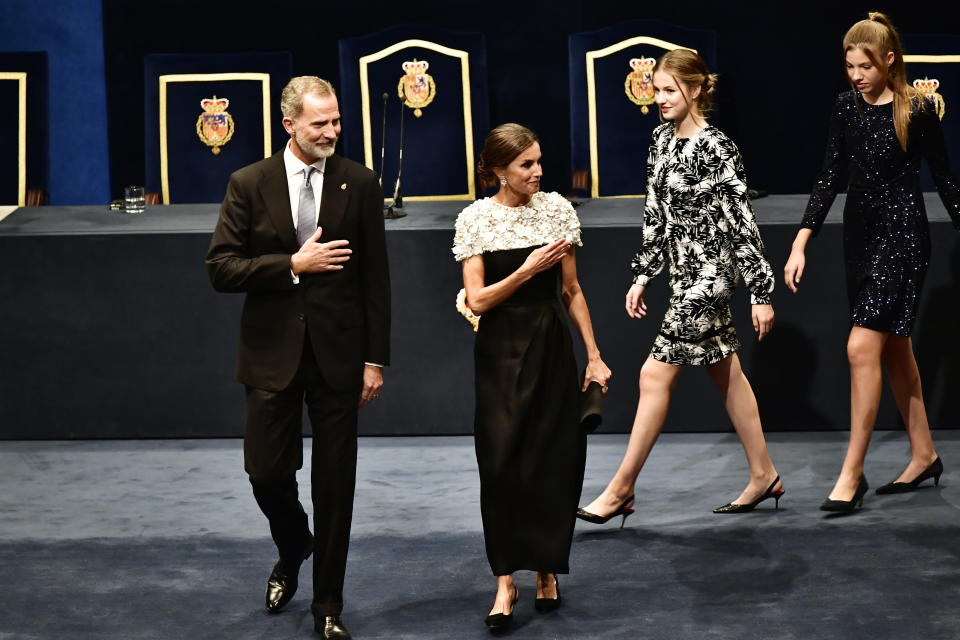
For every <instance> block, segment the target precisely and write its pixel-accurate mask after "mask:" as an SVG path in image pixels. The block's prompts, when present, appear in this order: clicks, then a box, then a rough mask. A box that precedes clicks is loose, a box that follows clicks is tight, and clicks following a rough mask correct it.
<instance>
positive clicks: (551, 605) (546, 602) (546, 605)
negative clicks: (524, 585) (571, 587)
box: [533, 574, 561, 613]
mask: <svg viewBox="0 0 960 640" xmlns="http://www.w3.org/2000/svg"><path fill="white" fill-rule="evenodd" d="M553 583H554V584H555V585H556V587H557V597H556V598H537V599H536V600H534V601H533V608H534V609H536V610H537V613H550V612H551V611H556V610H557V609H559V608H560V602H561V598H560V579H559V578H557V574H553Z"/></svg>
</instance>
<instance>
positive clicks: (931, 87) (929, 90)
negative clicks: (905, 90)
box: [913, 78, 947, 120]
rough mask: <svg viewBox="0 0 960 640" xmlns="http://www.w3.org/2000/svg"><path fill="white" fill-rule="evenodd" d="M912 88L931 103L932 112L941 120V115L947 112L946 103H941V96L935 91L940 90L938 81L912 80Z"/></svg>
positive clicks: (929, 79) (927, 79)
mask: <svg viewBox="0 0 960 640" xmlns="http://www.w3.org/2000/svg"><path fill="white" fill-rule="evenodd" d="M913 88H914V89H916V90H917V91H919V92H920V93H922V94H923V97H924V98H927V99H928V100H930V101H931V102H932V103H933V108H934V111H936V112H937V115H938V116H939V117H940V119H941V120H943V114H944V112H945V111H946V110H947V103H946V102H944V101H943V96H942V95H940V94H939V93H937V89H939V88H940V81H939V80H936V79H931V78H924V79H923V80H919V79H918V80H914V81H913Z"/></svg>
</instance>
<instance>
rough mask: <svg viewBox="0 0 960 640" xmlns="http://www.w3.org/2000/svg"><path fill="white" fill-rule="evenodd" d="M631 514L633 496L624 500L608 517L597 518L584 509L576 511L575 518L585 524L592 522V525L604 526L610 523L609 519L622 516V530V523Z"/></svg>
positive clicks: (622, 523)
mask: <svg viewBox="0 0 960 640" xmlns="http://www.w3.org/2000/svg"><path fill="white" fill-rule="evenodd" d="M631 513H633V496H630V497H629V498H627V499H626V500H624V501H623V502H621V503H620V506H619V507H617V508H616V510H615V511H614V512H613V513H611V514H610V515H608V516H598V515H597V514H595V513H590V512H589V511H587V510H586V509H577V517H578V518H580V519H581V520H584V521H586V522H592V523H593V524H606V523H607V522H609V521H610V519H611V518H616V517H617V516H623V519H622V520H621V521H620V528H621V529H623V525H624V523H625V522H626V521H627V516H629V515H630V514H631Z"/></svg>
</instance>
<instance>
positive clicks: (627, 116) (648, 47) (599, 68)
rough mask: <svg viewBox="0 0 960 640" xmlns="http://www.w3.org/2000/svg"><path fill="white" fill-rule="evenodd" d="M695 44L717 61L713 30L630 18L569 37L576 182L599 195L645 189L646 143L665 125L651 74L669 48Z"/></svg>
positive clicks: (712, 62)
mask: <svg viewBox="0 0 960 640" xmlns="http://www.w3.org/2000/svg"><path fill="white" fill-rule="evenodd" d="M681 47H685V48H688V49H693V50H695V51H697V52H698V53H699V54H700V56H701V57H703V59H704V60H705V61H706V63H707V66H708V67H710V68H711V69H713V68H715V66H716V58H717V55H716V48H717V47H716V36H715V34H714V32H712V31H705V30H700V29H685V28H682V27H677V26H674V25H671V24H668V23H665V22H660V21H659V20H631V21H629V22H624V23H621V24H618V25H615V26H611V27H606V28H604V29H598V30H596V31H588V32H584V33H575V34H572V35H571V36H570V39H569V52H570V53H569V55H570V145H571V170H572V173H573V180H574V185H573V186H574V188H575V189H582V190H584V191H585V192H586V193H585V194H583V195H589V196H591V197H593V198H600V197H630V196H639V195H643V194H644V193H645V192H646V170H645V168H646V162H647V147H648V146H649V143H650V133H651V132H652V131H653V129H654V128H655V127H656V126H657V125H659V124H660V120H659V115H658V113H659V112H658V111H657V108H656V105H654V104H653V87H652V85H651V83H650V75H651V71H652V69H653V62H654V61H655V60H656V59H657V58H659V57H660V56H661V55H663V53H665V52H666V51H668V50H671V49H677V48H681Z"/></svg>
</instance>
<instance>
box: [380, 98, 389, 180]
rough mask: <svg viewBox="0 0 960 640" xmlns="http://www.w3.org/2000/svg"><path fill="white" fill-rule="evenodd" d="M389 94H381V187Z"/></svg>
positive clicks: (385, 147)
mask: <svg viewBox="0 0 960 640" xmlns="http://www.w3.org/2000/svg"><path fill="white" fill-rule="evenodd" d="M389 98H390V94H389V93H386V92H384V94H383V128H382V130H381V132H380V178H379V180H380V187H381V188H382V187H383V155H384V153H386V150H387V100H388V99H389Z"/></svg>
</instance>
